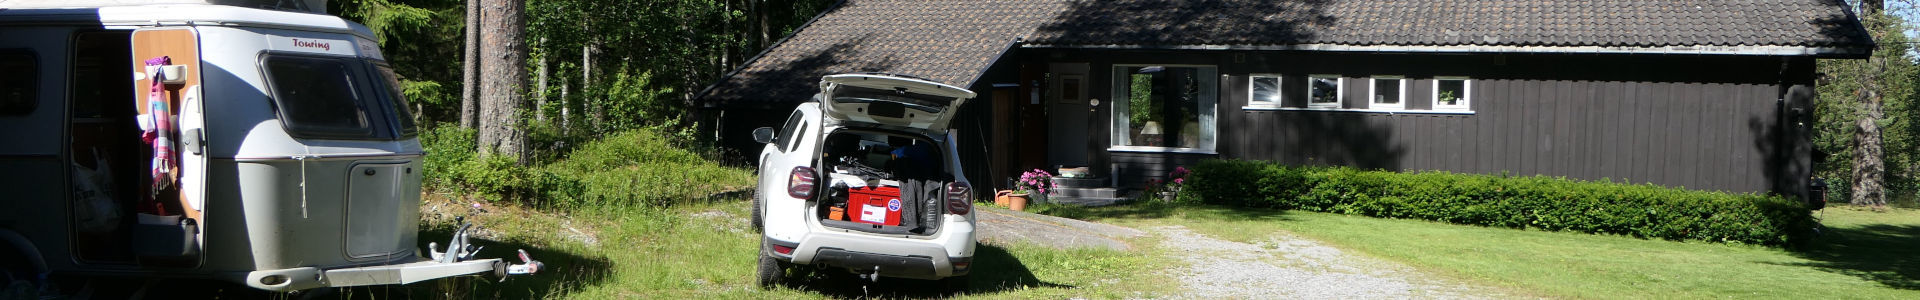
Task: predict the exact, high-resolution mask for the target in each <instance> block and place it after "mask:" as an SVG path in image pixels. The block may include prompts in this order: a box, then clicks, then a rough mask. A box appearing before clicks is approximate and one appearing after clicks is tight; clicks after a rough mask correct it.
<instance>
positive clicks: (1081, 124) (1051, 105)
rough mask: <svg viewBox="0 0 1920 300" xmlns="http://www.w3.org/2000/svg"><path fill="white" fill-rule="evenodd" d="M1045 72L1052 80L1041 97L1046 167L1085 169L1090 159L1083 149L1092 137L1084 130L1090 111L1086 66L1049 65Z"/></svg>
mask: <svg viewBox="0 0 1920 300" xmlns="http://www.w3.org/2000/svg"><path fill="white" fill-rule="evenodd" d="M1048 71H1049V73H1051V74H1053V76H1052V78H1050V79H1049V80H1048V81H1047V85H1046V89H1045V91H1046V92H1045V94H1046V95H1045V96H1044V97H1043V101H1044V102H1045V105H1047V110H1048V112H1049V115H1048V118H1047V136H1048V137H1049V138H1048V139H1047V163H1048V165H1050V166H1068V167H1082V166H1087V162H1088V158H1089V156H1090V155H1092V153H1089V151H1088V149H1087V141H1088V139H1091V138H1092V135H1093V134H1096V133H1093V132H1090V131H1088V130H1089V128H1088V127H1087V118H1088V117H1089V116H1090V115H1091V112H1090V111H1089V109H1090V108H1092V106H1089V105H1087V100H1088V97H1087V75H1086V74H1087V64H1085V63H1055V64H1049V65H1048ZM1049 171H1052V170H1049Z"/></svg>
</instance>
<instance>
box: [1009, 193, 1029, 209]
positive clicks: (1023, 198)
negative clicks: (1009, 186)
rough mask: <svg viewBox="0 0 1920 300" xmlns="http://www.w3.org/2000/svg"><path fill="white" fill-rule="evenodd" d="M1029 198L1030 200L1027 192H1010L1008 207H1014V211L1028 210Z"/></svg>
mask: <svg viewBox="0 0 1920 300" xmlns="http://www.w3.org/2000/svg"><path fill="white" fill-rule="evenodd" d="M1027 200H1030V199H1029V198H1027V194H1008V195H1007V209H1012V210H1014V211H1026V210H1027Z"/></svg>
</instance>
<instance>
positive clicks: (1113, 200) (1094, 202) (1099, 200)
mask: <svg viewBox="0 0 1920 300" xmlns="http://www.w3.org/2000/svg"><path fill="white" fill-rule="evenodd" d="M1047 201H1048V202H1051V203H1054V204H1066V205H1079V206H1108V205H1120V204H1127V203H1131V202H1133V199H1131V198H1118V197H1072V196H1061V195H1052V196H1048V197H1047Z"/></svg>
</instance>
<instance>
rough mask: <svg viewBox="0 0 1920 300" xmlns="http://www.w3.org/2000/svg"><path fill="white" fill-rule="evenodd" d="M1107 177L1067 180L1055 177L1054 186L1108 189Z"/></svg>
mask: <svg viewBox="0 0 1920 300" xmlns="http://www.w3.org/2000/svg"><path fill="white" fill-rule="evenodd" d="M1108 183H1110V181H1107V178H1106V177H1087V178H1066V177H1054V178H1053V185H1054V186H1057V187H1060V188H1104V187H1108Z"/></svg>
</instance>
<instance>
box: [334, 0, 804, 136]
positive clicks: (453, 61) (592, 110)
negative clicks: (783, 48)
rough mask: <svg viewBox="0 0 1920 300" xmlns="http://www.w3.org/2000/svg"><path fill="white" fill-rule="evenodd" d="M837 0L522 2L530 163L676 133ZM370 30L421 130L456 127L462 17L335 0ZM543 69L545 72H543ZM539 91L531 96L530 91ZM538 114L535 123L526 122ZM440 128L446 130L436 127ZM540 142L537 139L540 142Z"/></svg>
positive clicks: (449, 10) (431, 7) (402, 2)
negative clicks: (725, 81)
mask: <svg viewBox="0 0 1920 300" xmlns="http://www.w3.org/2000/svg"><path fill="white" fill-rule="evenodd" d="M834 3H835V1H834V0H793V1H768V0H649V1H596V0H527V1H526V5H525V16H526V34H525V36H523V37H522V38H523V39H524V41H525V43H524V44H525V45H527V47H528V53H527V54H528V58H527V63H526V65H527V69H528V70H527V71H528V72H527V73H528V74H529V75H528V76H529V77H539V76H541V74H540V73H541V71H545V73H546V74H545V76H547V77H548V84H546V85H545V89H539V86H537V84H535V83H534V82H535V81H534V80H531V79H529V80H527V81H526V82H528V86H527V88H525V89H523V91H522V92H523V93H524V95H527V100H526V102H528V103H525V106H524V107H529V108H530V109H531V111H527V112H523V113H522V114H521V115H519V116H514V117H515V118H519V119H523V120H526V122H523V123H524V124H522V125H520V126H526V127H531V128H544V129H548V130H550V131H549V132H547V134H535V135H533V136H534V139H535V140H534V141H532V142H531V143H532V145H530V146H532V148H534V151H547V152H549V153H547V154H539V153H536V154H535V155H534V157H550V156H552V154H554V153H564V151H566V150H567V149H568V148H570V147H571V146H569V145H570V144H580V142H581V141H587V140H593V139H596V138H598V137H601V136H603V135H605V134H607V133H611V132H617V131H619V130H622V129H629V128H636V127H675V126H684V124H685V122H682V120H680V118H681V116H683V115H684V114H685V112H686V110H687V107H688V105H689V104H690V100H691V98H692V97H693V96H694V94H695V93H698V92H699V91H700V90H702V89H704V88H705V87H706V85H707V84H710V83H712V82H714V81H715V80H717V79H719V78H720V77H721V76H724V75H725V74H726V73H727V72H730V71H732V70H734V69H736V68H738V67H739V66H741V65H742V64H745V63H746V62H747V61H748V60H749V59H751V58H753V56H754V55H757V54H759V53H760V52H761V51H763V50H764V49H766V48H767V47H769V46H771V45H772V44H773V43H775V42H776V41H778V40H779V39H780V38H783V37H785V36H786V35H787V34H788V33H791V32H792V31H793V30H795V29H796V28H798V27H799V26H800V25H801V24H804V23H805V22H806V21H808V20H811V19H812V18H813V17H814V16H815V15H817V14H819V13H822V12H824V11H825V10H826V9H828V8H829V7H831V6H832V5H834ZM331 5H332V7H331V11H333V12H336V13H337V14H339V15H341V16H342V17H345V18H347V19H349V20H352V21H355V22H360V23H362V24H365V25H367V27H368V28H369V29H372V30H373V31H374V32H375V35H376V36H377V37H378V38H379V42H380V46H381V48H382V49H383V50H384V51H385V54H386V56H387V58H388V60H389V61H390V63H391V64H393V65H394V69H395V71H396V72H398V73H400V75H401V76H402V77H403V80H405V81H406V84H405V87H406V88H407V91H406V92H407V95H408V96H410V97H412V98H411V99H410V100H411V101H412V102H413V105H414V106H415V108H416V111H419V112H420V118H421V119H422V120H421V123H422V124H440V123H446V122H453V121H456V120H458V116H459V111H460V101H459V97H460V95H459V94H460V91H462V90H463V89H464V88H465V87H466V85H468V84H471V83H466V82H462V79H461V73H460V70H461V53H462V50H464V49H462V48H463V47H462V46H461V45H462V44H463V42H462V41H463V40H464V38H465V36H464V30H465V28H464V26H463V24H465V23H466V22H465V19H466V14H465V11H466V7H465V2H464V1H454V0H336V1H333V2H332V3H331ZM541 62H544V63H545V65H544V66H542V65H541ZM536 89H538V90H536ZM536 115H538V116H544V118H536V117H535V116H536ZM440 126H445V125H440ZM542 139H544V140H542Z"/></svg>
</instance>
